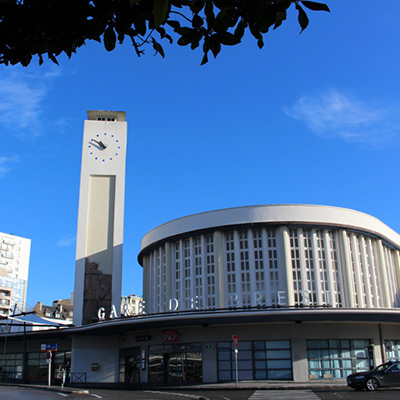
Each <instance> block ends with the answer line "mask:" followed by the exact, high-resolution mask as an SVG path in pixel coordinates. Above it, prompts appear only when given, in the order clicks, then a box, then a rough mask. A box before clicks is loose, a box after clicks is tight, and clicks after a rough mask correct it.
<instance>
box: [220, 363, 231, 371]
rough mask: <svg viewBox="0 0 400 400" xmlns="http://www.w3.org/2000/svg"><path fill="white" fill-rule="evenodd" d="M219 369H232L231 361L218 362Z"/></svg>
mask: <svg viewBox="0 0 400 400" xmlns="http://www.w3.org/2000/svg"><path fill="white" fill-rule="evenodd" d="M218 369H220V370H222V369H229V370H230V369H231V363H230V361H219V362H218Z"/></svg>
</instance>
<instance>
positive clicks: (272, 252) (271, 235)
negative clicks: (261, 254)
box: [267, 229, 280, 306]
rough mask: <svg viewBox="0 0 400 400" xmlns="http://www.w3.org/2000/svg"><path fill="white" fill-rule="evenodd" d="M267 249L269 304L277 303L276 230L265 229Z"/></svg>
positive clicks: (274, 304) (275, 304)
mask: <svg viewBox="0 0 400 400" xmlns="http://www.w3.org/2000/svg"><path fill="white" fill-rule="evenodd" d="M267 251H268V273H269V284H270V293H271V299H270V300H271V305H273V306H277V305H278V291H279V290H280V287H279V282H280V279H279V266H278V249H277V247H276V230H275V229H268V230H267Z"/></svg>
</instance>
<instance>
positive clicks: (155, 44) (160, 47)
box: [151, 37, 165, 58]
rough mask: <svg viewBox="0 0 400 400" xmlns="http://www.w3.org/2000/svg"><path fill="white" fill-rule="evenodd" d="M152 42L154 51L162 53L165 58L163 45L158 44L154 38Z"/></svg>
mask: <svg viewBox="0 0 400 400" xmlns="http://www.w3.org/2000/svg"><path fill="white" fill-rule="evenodd" d="M151 41H152V43H153V49H154V50H155V51H156V54H157V53H160V55H161V57H162V58H164V57H165V54H164V49H163V48H162V46H161V44H160V43H158V42H157V41H156V40H155V39H154V38H153V37H152V38H151Z"/></svg>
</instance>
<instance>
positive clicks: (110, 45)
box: [104, 26, 117, 51]
mask: <svg viewBox="0 0 400 400" xmlns="http://www.w3.org/2000/svg"><path fill="white" fill-rule="evenodd" d="M116 41H117V37H116V35H115V32H114V29H113V28H112V27H111V26H109V27H107V29H106V30H105V32H104V47H105V48H106V50H107V51H113V50H114V49H115V42H116Z"/></svg>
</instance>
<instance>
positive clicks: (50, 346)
mask: <svg viewBox="0 0 400 400" xmlns="http://www.w3.org/2000/svg"><path fill="white" fill-rule="evenodd" d="M49 350H50V351H57V343H50V344H42V345H41V346H40V351H49Z"/></svg>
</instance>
